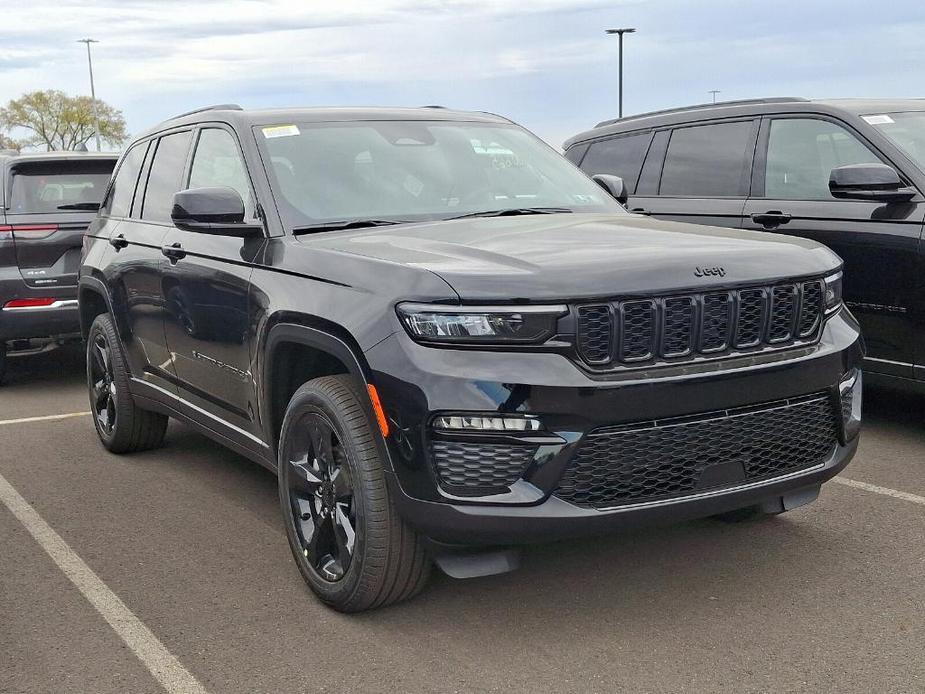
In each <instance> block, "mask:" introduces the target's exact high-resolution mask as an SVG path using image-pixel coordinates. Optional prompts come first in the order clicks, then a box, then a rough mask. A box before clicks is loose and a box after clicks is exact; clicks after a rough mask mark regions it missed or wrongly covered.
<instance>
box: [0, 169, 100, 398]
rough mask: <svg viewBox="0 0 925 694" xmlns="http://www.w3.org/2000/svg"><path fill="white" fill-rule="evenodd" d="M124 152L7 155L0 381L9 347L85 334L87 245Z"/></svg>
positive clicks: (0, 219) (1, 226)
mask: <svg viewBox="0 0 925 694" xmlns="http://www.w3.org/2000/svg"><path fill="white" fill-rule="evenodd" d="M117 158H118V157H117V156H116V155H115V154H86V153H78V152H47V153H40V154H15V153H12V154H5V155H0V380H2V378H3V373H4V370H5V366H6V353H7V349H8V347H9V346H11V347H13V348H14V349H15V350H16V351H19V352H23V351H28V350H32V349H41V348H43V347H45V346H49V345H54V344H55V342H56V341H58V340H61V339H67V338H70V337H77V336H78V335H79V331H80V324H79V321H78V317H77V266H78V265H79V263H80V246H81V242H82V240H83V235H84V231H85V230H86V229H87V226H88V225H89V224H90V221H91V220H92V219H93V217H94V216H95V215H96V209H97V207H98V206H99V203H100V200H102V199H103V193H104V192H105V190H106V187H107V186H108V185H109V177H110V175H111V174H112V169H113V167H114V166H115V164H116V159H117Z"/></svg>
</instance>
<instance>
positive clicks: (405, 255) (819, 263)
mask: <svg viewBox="0 0 925 694" xmlns="http://www.w3.org/2000/svg"><path fill="white" fill-rule="evenodd" d="M303 241H304V242H306V243H307V244H310V245H311V246H312V247H314V248H324V249H327V250H332V251H339V252H342V253H349V254H355V255H361V256H366V257H370V258H377V259H380V260H385V261H389V262H395V263H401V264H403V265H407V266H411V267H416V268H420V269H423V270H428V271H430V272H433V273H435V274H437V275H439V276H440V277H441V278H443V279H444V280H445V281H446V282H447V283H448V284H449V285H450V286H451V287H453V289H454V290H456V292H457V293H458V294H459V296H460V298H461V299H463V300H472V301H493V300H499V301H500V300H504V301H510V300H517V299H524V300H529V301H548V300H562V299H584V298H597V297H601V298H603V297H611V296H618V295H626V294H654V293H661V292H671V291H675V290H700V289H706V288H709V287H723V286H729V285H741V284H751V283H754V284H764V283H770V282H773V281H775V280H779V279H785V278H790V277H801V276H807V275H818V274H822V273H826V272H829V271H831V270H834V269H836V268H838V267H839V266H840V264H841V261H840V260H839V258H838V256H836V255H835V254H834V253H832V251H830V250H829V249H827V248H826V247H825V246H822V245H821V244H818V243H816V242H814V241H808V240H806V239H799V238H793V237H788V236H780V235H778V234H770V233H765V232H751V231H742V230H738V229H721V228H717V227H704V226H696V225H692V224H682V223H677V222H666V221H663V220H655V219H651V218H649V217H641V216H636V215H612V214H606V215H604V214H574V213H573V214H554V215H530V216H522V217H483V218H473V219H460V220H455V221H443V222H427V223H422V224H409V225H402V226H395V227H385V228H379V229H363V230H358V231H356V232H346V233H337V234H325V235H323V236H315V237H303Z"/></svg>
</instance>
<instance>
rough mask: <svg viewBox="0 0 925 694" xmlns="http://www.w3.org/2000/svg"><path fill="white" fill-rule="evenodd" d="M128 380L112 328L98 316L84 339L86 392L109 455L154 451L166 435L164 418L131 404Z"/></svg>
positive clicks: (108, 319)
mask: <svg viewBox="0 0 925 694" xmlns="http://www.w3.org/2000/svg"><path fill="white" fill-rule="evenodd" d="M128 379H129V372H128V368H127V367H126V364H125V360H124V359H123V358H122V350H121V349H119V335H118V333H117V332H116V327H115V325H113V322H112V318H111V317H110V316H109V314H107V313H104V314H101V315H99V316H97V317H96V320H94V321H93V325H91V326H90V332H89V334H88V335H87V389H88V391H89V395H90V411H91V414H92V416H93V424H94V426H95V427H96V433H97V435H99V437H100V441H102V443H103V445H104V446H105V447H106V448H107V449H108V450H109V451H111V452H112V453H133V452H136V451H146V450H149V449H151V448H157V447H158V446H160V445H161V444H162V443H163V442H164V433H165V432H166V431H167V417H165V416H164V415H162V414H159V413H157V412H151V411H149V410H143V409H141V408H140V407H138V405H136V404H135V401H134V399H133V398H132V394H131V393H130V392H129V388H128Z"/></svg>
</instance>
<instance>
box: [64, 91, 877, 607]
mask: <svg viewBox="0 0 925 694" xmlns="http://www.w3.org/2000/svg"><path fill="white" fill-rule="evenodd" d="M840 287H841V277H840V262H839V260H838V258H837V257H836V256H835V255H834V254H833V253H832V252H831V251H829V250H828V249H826V248H825V247H823V246H821V245H819V244H817V243H814V242H812V241H805V240H803V241H800V240H797V241H794V240H791V239H786V238H782V237H777V238H774V237H769V236H767V235H762V234H756V233H751V232H742V231H732V230H724V229H707V228H704V227H697V226H690V225H684V224H675V223H671V222H661V221H655V220H652V219H647V218H645V217H639V216H633V215H628V214H626V213H625V212H624V211H623V210H622V209H621V208H620V206H619V205H618V204H617V203H616V202H615V201H614V200H613V199H611V198H610V197H609V196H608V195H607V194H606V193H605V192H604V190H603V189H602V188H601V187H600V186H598V185H596V184H595V183H594V182H593V181H591V179H589V178H586V177H585V176H584V175H583V174H581V173H580V172H579V171H578V170H577V169H576V168H574V167H573V166H572V165H571V164H569V163H568V162H567V161H566V160H565V159H563V158H562V157H560V156H559V155H558V154H556V153H555V152H554V151H553V150H551V149H550V148H548V147H547V146H545V145H544V144H543V143H541V142H540V141H539V140H537V139H536V138H535V137H534V136H532V135H530V134H529V133H527V132H526V131H524V130H523V129H521V128H520V127H518V126H516V125H514V124H513V123H511V122H509V121H507V120H505V119H503V118H500V117H497V116H493V115H488V114H484V113H462V112H453V111H448V110H444V109H434V108H430V109H428V108H424V109H405V110H402V109H389V110H386V109H382V110H375V109H363V110H359V109H325V110H320V109H300V110H280V111H242V110H240V109H238V108H236V107H227V106H226V107H216V108H212V109H205V110H202V111H200V112H195V113H192V114H186V115H184V116H181V117H178V118H176V119H173V120H171V121H167V122H166V123H163V124H162V125H160V126H158V127H157V128H155V129H154V130H151V131H150V132H148V133H147V134H145V135H143V136H141V137H140V138H139V139H138V140H137V141H136V142H135V143H134V144H133V145H132V146H131V147H130V148H129V149H128V151H127V152H126V154H125V155H124V156H123V158H122V161H121V163H120V164H119V167H118V169H117V172H116V175H115V177H114V180H113V185H112V189H111V190H110V191H109V193H108V195H107V197H106V199H105V202H104V205H103V208H102V210H101V215H100V217H99V219H98V220H97V221H96V222H95V223H94V224H93V226H92V228H91V230H90V232H89V237H88V242H87V246H86V249H85V253H84V259H83V264H82V267H81V272H80V309H81V321H82V326H83V330H84V333H85V334H86V336H87V366H88V382H89V389H90V400H91V403H92V407H93V411H94V413H95V417H94V422H95V424H96V428H97V431H98V433H99V436H100V438H101V439H102V441H103V443H104V445H105V446H106V447H107V448H109V449H110V450H111V451H115V452H127V451H137V450H140V449H143V448H149V447H152V446H156V445H158V444H160V443H161V441H162V439H163V436H164V430H165V427H166V424H167V417H177V418H180V419H183V420H184V421H186V422H188V423H189V424H191V425H193V426H194V427H196V428H198V429H199V430H201V431H202V432H203V433H205V434H206V435H208V436H211V437H213V438H214V439H216V440H217V441H219V442H221V443H223V444H225V445H227V446H228V447H230V448H232V449H234V450H235V451H238V452H239V453H241V454H243V455H246V456H248V457H250V458H252V459H254V460H255V461H257V462H259V463H261V464H263V465H265V466H267V467H268V468H270V469H272V470H276V471H277V472H278V478H279V493H280V503H281V507H282V511H283V515H284V518H285V525H286V530H287V533H288V538H289V542H290V545H291V547H292V551H293V555H294V556H295V560H296V562H297V564H298V566H299V569H300V570H301V572H302V574H303V576H304V577H305V580H306V581H307V582H308V583H309V585H310V586H311V587H312V589H313V590H314V591H315V593H317V595H318V596H320V598H321V599H322V600H324V601H325V602H327V603H328V604H330V605H332V606H334V607H336V608H337V609H340V610H344V611H356V610H362V609H367V608H371V607H375V606H379V605H384V604H388V603H390V602H394V601H396V600H400V599H403V598H406V597H408V596H410V595H413V594H414V593H416V592H417V591H418V590H420V588H421V587H422V585H423V583H424V581H425V579H426V576H427V573H428V568H429V565H430V560H431V559H435V560H436V561H437V563H438V564H440V565H441V567H442V568H444V569H445V570H446V571H447V572H448V573H450V574H451V575H456V576H466V575H477V574H486V573H490V572H493V571H499V570H503V569H504V568H509V566H510V561H511V559H512V558H513V557H512V555H511V553H509V552H505V551H503V550H498V549H494V550H492V548H499V547H503V546H505V545H509V544H516V543H520V542H529V541H546V540H551V539H554V538H566V537H571V536H576V535H583V534H588V533H598V532H607V531H613V530H617V529H619V528H623V527H627V526H629V525H632V524H637V523H649V522H657V521H666V520H676V519H682V518H690V517H696V516H706V515H715V514H725V515H727V516H733V517H737V516H742V515H746V514H761V513H765V514H773V513H780V512H783V511H787V510H789V509H791V508H793V507H795V506H798V505H800V504H803V503H806V502H808V501H811V500H812V499H813V498H815V496H816V494H817V492H818V489H819V485H820V484H821V483H822V482H824V481H826V480H827V479H829V478H830V477H832V476H833V475H835V474H836V473H837V472H838V471H839V470H841V469H842V468H843V467H844V466H845V465H846V464H847V463H848V461H849V459H850V458H851V456H852V455H853V453H854V451H855V448H856V446H857V435H858V428H859V425H860V406H861V388H860V384H861V376H860V373H859V372H858V370H857V366H858V364H859V362H860V359H861V356H862V355H861V352H862V348H861V342H860V338H859V334H858V326H857V324H856V323H855V321H854V319H853V318H852V316H851V314H850V313H849V312H848V311H847V310H846V309H845V308H844V307H843V306H842V303H841V297H840V291H841V289H840ZM475 548H480V549H479V550H476V549H475Z"/></svg>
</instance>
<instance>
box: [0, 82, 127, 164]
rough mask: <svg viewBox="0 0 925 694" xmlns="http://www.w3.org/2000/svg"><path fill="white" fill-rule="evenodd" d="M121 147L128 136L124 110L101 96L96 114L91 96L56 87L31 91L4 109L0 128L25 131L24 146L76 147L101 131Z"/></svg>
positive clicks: (106, 139) (110, 142) (104, 137)
mask: <svg viewBox="0 0 925 694" xmlns="http://www.w3.org/2000/svg"><path fill="white" fill-rule="evenodd" d="M97 122H98V123H99V136H100V140H102V141H103V142H105V143H106V144H108V145H111V146H114V147H118V146H120V145H121V144H122V143H123V142H125V140H126V139H127V138H128V133H127V132H126V130H125V119H124V118H123V117H122V112H121V111H119V110H118V109H116V108H113V107H112V106H110V105H109V104H106V103H104V102H102V101H100V100H99V99H97V100H96V117H94V113H93V100H92V99H91V98H90V97H89V96H68V95H67V94H65V93H64V92H62V91H58V90H56V89H47V90H45V91H35V92H29V93H28V94H23V95H22V96H21V97H19V98H18V99H13V100H12V101H10V102H9V103H8V104H7V105H6V106H4V107H3V108H0V128H2V129H3V130H6V131H7V132H10V131H22V132H23V133H25V135H24V137H23V138H22V140H21V141H20V143H19V144H20V145H22V146H26V147H46V148H47V149H48V151H52V150H72V149H77V148H78V147H80V146H81V145H86V144H87V143H88V142H89V141H90V140H92V139H93V137H94V136H95V135H96V134H97Z"/></svg>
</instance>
